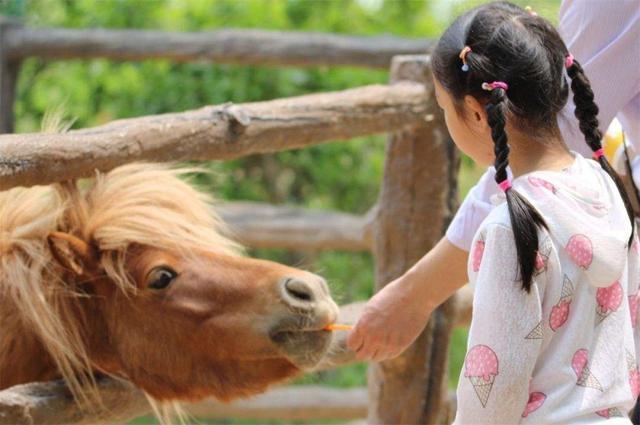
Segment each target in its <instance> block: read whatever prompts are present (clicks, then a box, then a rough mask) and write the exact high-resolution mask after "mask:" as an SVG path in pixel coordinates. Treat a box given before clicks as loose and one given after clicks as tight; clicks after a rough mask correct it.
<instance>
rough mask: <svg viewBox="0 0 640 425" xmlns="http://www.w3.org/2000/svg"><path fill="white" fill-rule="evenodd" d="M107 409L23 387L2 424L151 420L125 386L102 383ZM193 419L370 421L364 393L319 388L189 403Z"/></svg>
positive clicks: (5, 405) (0, 395) (0, 401)
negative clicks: (145, 417) (84, 406)
mask: <svg viewBox="0 0 640 425" xmlns="http://www.w3.org/2000/svg"><path fill="white" fill-rule="evenodd" d="M99 388H100V394H101V395H102V397H103V400H104V406H103V408H99V407H95V408H94V409H93V410H89V409H86V410H82V409H78V408H77V406H76V405H75V404H74V403H73V401H72V398H71V395H70V394H69V392H68V389H67V388H66V386H65V385H64V383H63V382H62V381H54V382H45V383H32V384H26V385H18V386H15V387H13V388H11V389H10V390H6V391H2V392H0V424H2V425H22V424H38V425H47V424H66V425H85V424H86V425H89V424H92V425H93V424H97V423H103V424H113V423H122V422H126V421H128V420H130V419H133V418H136V417H138V416H142V415H147V414H151V408H150V405H149V403H148V401H147V399H146V397H145V396H144V394H143V393H142V392H141V391H139V390H137V389H135V388H134V387H133V386H132V385H130V384H129V383H127V382H125V381H121V380H117V379H106V378H105V379H103V380H102V381H101V382H100V384H99ZM183 407H184V409H185V410H186V411H187V412H188V413H189V414H190V415H193V416H196V417H201V418H207V419H229V418H234V419H253V420H312V421H321V420H351V419H358V418H364V417H366V412H367V390H366V389H365V388H353V389H330V388H323V387H319V386H296V387H282V388H273V389H271V390H269V391H268V392H266V393H264V394H260V395H258V396H255V397H251V398H247V399H242V400H237V401H234V402H232V403H223V402H219V401H216V400H205V401H202V402H199V403H191V404H190V403H186V404H184V405H183Z"/></svg>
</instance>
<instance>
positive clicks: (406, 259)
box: [368, 56, 459, 424]
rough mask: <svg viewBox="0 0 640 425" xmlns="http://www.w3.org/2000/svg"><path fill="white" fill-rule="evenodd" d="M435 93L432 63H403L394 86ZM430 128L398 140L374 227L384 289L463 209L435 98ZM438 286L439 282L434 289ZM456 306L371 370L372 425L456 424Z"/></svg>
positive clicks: (421, 59)
mask: <svg viewBox="0 0 640 425" xmlns="http://www.w3.org/2000/svg"><path fill="white" fill-rule="evenodd" d="M407 80H410V81H416V82H420V83H423V84H425V87H426V88H427V90H433V84H432V80H431V71H430V64H429V57H428V56H396V57H395V58H394V60H393V62H392V67H391V81H392V83H397V82H400V81H407ZM429 102H430V106H429V115H427V116H426V117H425V120H424V122H423V123H422V124H419V125H417V126H415V127H412V128H409V129H407V130H404V131H401V132H398V133H395V134H393V135H391V136H390V140H389V143H388V145H387V152H386V163H385V170H384V178H383V182H382V188H381V193H380V199H379V203H378V205H379V210H378V215H377V217H376V222H375V225H374V231H373V236H374V254H375V257H376V289H377V290H379V289H380V288H382V287H383V286H384V285H386V284H387V283H388V282H390V281H391V280H393V279H394V278H396V277H398V276H400V275H401V274H402V273H403V272H404V271H405V270H407V269H408V268H409V267H411V266H412V265H413V264H414V263H415V262H416V261H417V260H418V259H419V258H421V257H422V256H423V255H424V254H425V253H426V252H427V251H428V250H429V249H430V248H431V247H432V246H433V245H434V244H435V243H436V242H437V241H438V240H439V239H440V238H441V237H442V234H443V231H444V229H445V226H446V225H447V224H448V222H449V220H450V218H451V215H452V213H453V212H454V211H455V207H456V202H457V171H458V167H459V157H458V154H457V151H456V149H455V147H454V146H453V143H452V141H451V139H450V137H449V135H448V132H447V130H446V126H445V124H444V119H443V117H442V116H441V114H440V110H439V108H438V107H437V105H436V103H435V98H434V96H433V95H432V96H430V97H429ZM431 283H434V282H431ZM454 314H455V305H454V299H451V300H449V301H447V302H446V303H445V304H444V305H442V306H441V307H440V308H439V309H438V310H437V311H436V312H435V313H434V314H433V316H432V317H431V320H430V321H429V323H428V325H427V326H426V328H425V330H424V331H423V333H422V334H421V335H420V337H419V338H418V339H417V341H416V342H415V343H414V344H413V345H412V346H411V347H410V348H409V349H407V351H405V353H404V354H402V355H401V356H400V357H398V358H396V359H393V360H390V361H387V362H383V363H372V364H371V365H370V367H369V376H368V379H369V400H370V401H369V414H368V420H369V423H378V424H391V423H396V424H400V423H402V424H415V423H422V424H441V423H445V422H447V421H449V420H450V416H451V412H450V411H449V410H450V408H449V402H448V392H447V385H448V379H447V365H448V362H447V357H448V348H449V339H450V335H451V330H452V327H453V321H454Z"/></svg>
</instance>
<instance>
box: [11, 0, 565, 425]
mask: <svg viewBox="0 0 640 425" xmlns="http://www.w3.org/2000/svg"><path fill="white" fill-rule="evenodd" d="M478 3H481V1H479V0H460V1H453V0H437V1H430V2H429V1H415V0H269V1H264V0H242V1H236V0H180V1H174V0H103V1H94V0H46V1H42V0H0V13H2V14H5V15H11V16H14V17H17V18H18V19H20V20H22V21H23V22H24V23H25V25H28V26H32V27H66V28H93V27H100V28H145V29H157V30H168V31H201V30H211V29H219V28H224V27H230V28H262V29H274V30H296V31H321V32H334V33H347V34H358V35H379V34H383V33H390V34H394V35H400V36H408V37H435V36H437V35H438V34H439V33H440V32H441V31H442V30H443V29H444V28H445V27H446V25H447V24H448V23H449V22H450V21H451V20H452V19H453V18H454V16H455V15H456V14H457V13H459V12H461V11H463V10H466V9H467V8H468V7H470V5H473V4H478ZM516 3H519V4H522V5H526V4H531V6H533V7H534V9H536V10H537V12H538V13H540V14H541V15H544V16H547V17H551V18H553V19H555V15H556V13H557V8H558V3H559V1H558V0H531V1H529V0H523V1H520V0H517V1H516ZM387 79H388V73H387V72H386V71H381V70H369V69H355V68H346V67H335V68H329V67H315V68H308V69H303V68H291V67H266V66H263V67H257V66H256V67H247V66H237V65H230V64H217V63H208V62H192V63H173V62H171V61H167V60H148V61H140V62H113V61H108V60H102V59H96V60H68V61H57V62H46V61H43V60H41V59H35V58H34V59H28V60H26V61H25V62H24V63H23V66H22V70H21V73H20V78H19V84H18V89H17V102H16V106H15V111H16V117H17V121H16V128H17V131H18V132H31V131H38V129H39V123H40V121H41V119H42V116H43V114H44V112H45V111H46V110H47V109H48V108H51V107H56V106H59V105H64V107H65V108H66V110H67V111H68V115H69V116H71V117H74V118H76V121H75V124H74V127H75V128H83V127H89V126H95V125H99V124H103V123H106V122H109V121H112V120H115V119H118V118H125V117H133V116H141V115H149V114H160V113H165V112H176V111H183V110H187V109H194V108H198V107H201V106H203V105H210V104H220V103H224V102H247V101H260V100H266V99H274V98H280V97H288V96H295V95H301V94H307V93H314V92H322V91H331V90H341V89H345V88H350V87H356V86H361V85H365V84H373V83H384V82H386V81H387ZM384 145H385V138H384V137H382V136H371V137H363V138H358V139H356V140H353V141H350V142H349V143H333V144H325V145H320V146H314V147H311V148H308V149H304V150H299V151H287V152H280V153H278V154H273V155H262V156H251V157H247V158H242V159H239V160H234V161H228V162H215V161H212V162H206V163H204V164H199V165H200V166H202V167H204V168H206V169H208V170H210V171H211V172H210V173H206V174H201V175H198V176H196V181H197V183H198V184H199V185H200V186H201V187H203V188H205V190H208V191H211V192H212V193H214V194H215V195H216V196H217V197H218V198H222V199H247V200H257V201H266V202H272V203H286V204H297V205H304V206H306V207H312V208H331V209H338V210H343V211H349V212H353V213H359V214H362V213H365V212H366V211H367V210H368V209H369V208H370V207H371V206H372V205H373V204H374V202H375V200H376V197H377V195H378V188H379V185H380V181H381V178H382V170H383V163H384ZM481 171H482V170H480V169H478V168H476V167H474V166H473V164H472V163H471V162H470V161H468V160H465V161H463V172H462V173H461V192H462V194H465V193H466V192H467V191H468V189H469V188H470V187H471V186H472V184H473V183H474V182H475V181H476V179H477V177H478V176H479V175H480V174H481ZM250 253H251V254H252V255H257V256H260V257H264V258H271V259H274V260H277V261H282V262H286V263H290V264H294V265H302V266H304V267H307V268H309V269H311V270H313V271H316V272H318V273H320V274H322V275H324V276H325V277H327V279H328V281H329V282H330V284H331V285H332V289H333V293H334V295H335V296H336V298H337V300H338V301H339V302H340V303H348V302H351V301H354V300H359V299H367V298H369V297H370V296H371V295H372V287H373V261H372V258H371V255H369V254H346V253H338V252H327V253H291V252H284V251H278V250H252V251H251V252H250ZM465 345H466V331H465V330H457V331H456V332H455V333H454V335H453V340H452V345H451V346H452V349H451V385H452V386H455V385H456V382H457V377H458V374H459V370H460V367H461V364H462V360H463V358H464V350H465ZM310 382H312V383H323V384H325V385H332V386H346V387H351V386H359V385H364V383H365V365H361V364H360V365H353V366H350V367H346V368H342V369H339V370H335V371H328V372H322V373H320V374H316V375H311V376H307V377H305V378H303V379H302V380H301V381H298V383H310ZM136 423H148V418H147V419H141V420H140V421H138V422H136Z"/></svg>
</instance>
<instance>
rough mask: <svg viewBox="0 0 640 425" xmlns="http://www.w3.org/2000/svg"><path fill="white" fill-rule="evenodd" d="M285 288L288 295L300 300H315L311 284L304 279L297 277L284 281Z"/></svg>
mask: <svg viewBox="0 0 640 425" xmlns="http://www.w3.org/2000/svg"><path fill="white" fill-rule="evenodd" d="M284 288H285V291H286V293H287V295H289V296H291V297H292V298H294V299H296V300H298V301H303V302H310V301H314V295H313V290H312V289H311V286H309V284H308V283H307V282H305V281H303V280H300V279H296V278H291V279H287V280H286V282H285V283H284Z"/></svg>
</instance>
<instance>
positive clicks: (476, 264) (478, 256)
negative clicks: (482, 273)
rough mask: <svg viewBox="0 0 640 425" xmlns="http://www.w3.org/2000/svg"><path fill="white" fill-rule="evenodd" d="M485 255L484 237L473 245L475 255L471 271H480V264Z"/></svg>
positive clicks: (472, 258) (472, 256)
mask: <svg viewBox="0 0 640 425" xmlns="http://www.w3.org/2000/svg"><path fill="white" fill-rule="evenodd" d="M483 254H484V238H483V237H482V235H480V237H479V238H478V240H477V241H476V243H475V244H474V245H473V253H472V255H471V270H473V271H474V272H478V271H479V270H480V263H482V255H483Z"/></svg>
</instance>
